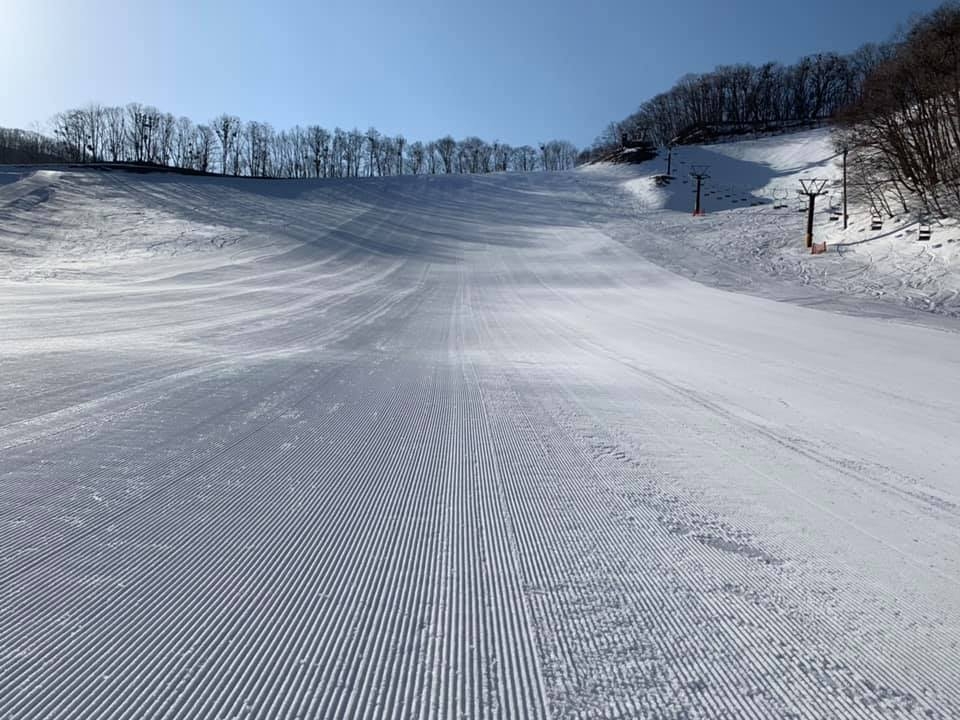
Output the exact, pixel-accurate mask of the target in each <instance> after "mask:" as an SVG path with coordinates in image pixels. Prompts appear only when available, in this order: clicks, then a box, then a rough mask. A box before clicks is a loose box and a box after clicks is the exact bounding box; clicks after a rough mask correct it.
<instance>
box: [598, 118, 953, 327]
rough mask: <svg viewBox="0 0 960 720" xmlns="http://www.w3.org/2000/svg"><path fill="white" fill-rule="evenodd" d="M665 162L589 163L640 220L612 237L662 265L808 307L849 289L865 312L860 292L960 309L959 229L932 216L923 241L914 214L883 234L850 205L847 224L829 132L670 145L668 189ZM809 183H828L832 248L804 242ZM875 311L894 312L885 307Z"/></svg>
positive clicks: (819, 225) (819, 219)
mask: <svg viewBox="0 0 960 720" xmlns="http://www.w3.org/2000/svg"><path fill="white" fill-rule="evenodd" d="M692 165H708V166H709V169H708V171H707V172H708V173H709V175H710V177H709V179H707V180H706V181H705V183H704V186H703V198H702V200H703V203H702V204H703V208H704V209H705V211H706V215H705V216H703V217H698V218H693V217H692V216H691V213H692V210H693V206H694V187H695V183H694V181H693V180H692V179H691V178H690V177H689V171H690V167H691V166H692ZM666 166H667V161H666V157H665V156H664V157H662V158H658V159H657V160H653V161H650V162H648V163H644V164H643V165H639V166H603V165H599V166H592V167H588V168H586V169H585V170H584V173H585V174H586V175H588V176H589V177H591V178H594V179H597V180H599V179H600V178H603V179H604V180H605V181H606V182H607V183H610V184H611V185H612V186H614V187H615V188H617V190H619V192H618V193H616V194H612V195H610V196H609V197H608V199H609V202H611V204H620V205H623V206H624V207H626V208H628V209H629V210H628V212H630V214H632V216H633V217H632V218H630V220H629V221H621V222H620V226H619V227H615V226H611V227H610V228H609V231H610V232H611V234H613V235H615V236H617V237H618V238H620V239H621V240H622V241H624V242H628V243H630V244H631V245H632V246H633V247H635V248H637V249H638V250H640V251H641V252H642V253H643V254H644V255H646V256H647V257H649V258H651V259H653V260H655V261H656V262H658V263H659V264H661V265H664V266H666V267H669V268H671V269H673V270H676V271H679V272H682V273H683V274H686V275H687V276H690V277H693V278H695V279H697V280H700V281H703V282H707V283H710V284H714V285H719V286H722V287H727V288H740V289H747V290H749V291H751V292H756V293H759V294H763V295H771V296H773V297H778V298H787V299H795V300H799V301H801V302H820V301H821V300H822V298H821V297H820V296H817V297H816V298H810V296H809V289H810V288H825V289H827V290H830V291H832V292H835V293H840V294H842V295H844V296H846V298H847V299H846V301H844V302H845V304H846V305H847V306H849V307H852V308H854V310H855V311H862V310H863V305H862V304H860V303H858V302H857V299H858V298H869V299H880V300H890V301H893V303H895V304H897V305H901V306H904V307H907V308H913V309H917V310H924V311H934V312H937V313H942V314H947V315H953V316H958V315H960V227H958V226H957V224H956V223H955V222H953V221H946V222H942V223H938V222H934V223H933V225H932V236H931V239H930V240H929V241H927V242H921V241H919V240H918V232H917V231H918V227H919V220H918V217H917V216H916V215H910V214H905V215H903V216H900V217H897V218H894V219H890V218H884V222H883V225H882V227H881V228H880V229H878V230H874V229H871V220H872V218H871V213H870V209H869V207H864V206H857V205H851V206H850V207H849V209H848V210H849V222H848V228H847V230H844V229H843V222H842V182H841V178H842V165H841V157H840V156H839V155H837V153H836V150H835V149H834V147H833V145H832V144H831V142H830V132H829V129H819V130H807V131H803V132H798V133H793V134H787V135H779V136H771V137H763V138H759V139H752V140H739V141H734V142H729V143H718V144H714V145H704V146H689V147H687V146H681V147H678V148H675V149H674V152H673V168H672V173H673V176H674V178H675V179H674V180H673V181H672V182H670V183H669V184H666V185H659V184H658V183H657V181H656V180H655V179H654V178H655V176H657V175H662V174H665V173H666ZM801 178H821V179H826V180H828V181H829V182H828V184H827V186H826V194H825V195H823V196H821V197H819V198H818V199H817V204H816V215H815V225H814V239H815V241H816V242H823V241H825V242H826V243H827V252H826V254H823V255H816V256H813V255H811V254H810V252H809V250H807V248H806V247H805V243H804V238H805V233H806V213H805V212H804V211H803V208H805V207H806V199H805V198H801V197H799V196H798V194H797V190H799V189H800V183H799V180H800V179H801ZM778 206H785V207H778ZM631 225H633V227H631ZM834 304H836V303H834ZM872 307H873V312H877V313H881V314H883V313H884V312H885V310H884V309H883V308H884V306H883V304H877V305H873V306H872ZM890 311H891V312H896V311H895V310H890Z"/></svg>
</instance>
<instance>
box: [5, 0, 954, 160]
mask: <svg viewBox="0 0 960 720" xmlns="http://www.w3.org/2000/svg"><path fill="white" fill-rule="evenodd" d="M939 4H940V0H873V1H872V2H869V3H864V2H863V0H807V2H785V1H784V0H682V1H674V2H664V1H658V2H645V1H643V0H632V1H630V0H608V1H607V2H604V1H603V0H596V1H595V2H577V1H575V0H549V1H548V0H529V1H527V2H524V0H513V1H512V2H508V1H507V0H485V1H483V2H480V1H479V0H473V1H472V2H464V1H462V0H446V1H441V0H407V1H405V2H388V1H387V0H365V1H363V0H360V1H358V0H353V1H349V0H332V1H324V0H315V1H314V2H309V1H307V0H271V1H270V2H264V1H263V0H256V1H254V0H232V1H223V0H209V1H204V0H194V1H193V2H190V1H188V0H161V1H159V2H158V1H156V0H150V1H146V0H126V1H122V0H84V1H83V2H79V1H76V0H4V7H3V10H2V13H0V15H2V16H0V67H3V68H4V73H5V75H6V76H7V79H6V80H5V81H4V82H2V83H0V125H2V126H7V127H10V126H14V127H32V126H33V124H34V123H36V122H40V123H44V122H46V121H47V120H48V119H49V117H50V116H51V115H52V114H53V113H54V112H56V111H58V110H62V109H66V108H68V107H75V106H80V105H84V104H86V103H88V102H91V101H96V102H100V103H104V104H120V105H122V104H126V103H127V102H130V101H138V102H143V103H149V104H152V105H156V106H157V107H158V108H159V109H161V110H163V111H165V112H172V113H174V114H175V115H187V116H189V117H191V118H192V119H194V120H195V121H198V122H204V121H207V120H209V119H210V118H212V117H214V116H215V115H217V114H219V113H221V112H224V111H226V112H230V113H233V114H235V115H239V116H240V117H241V118H243V119H244V120H261V121H264V122H270V123H272V124H273V125H274V127H276V128H284V127H288V126H291V125H294V124H298V123H299V124H302V125H306V124H311V123H319V124H321V125H324V126H326V127H330V128H332V127H334V126H337V125H339V126H341V127H344V128H351V127H354V126H357V127H360V128H361V129H366V128H367V127H368V126H370V125H374V126H376V127H377V128H378V129H379V130H381V131H382V132H386V133H390V134H395V133H403V134H404V135H406V137H407V138H409V139H423V140H428V139H432V138H436V137H439V136H441V135H444V134H446V133H451V134H453V135H454V136H455V137H457V138H460V137H464V136H466V135H479V136H481V137H483V138H484V139H487V140H490V141H492V140H501V141H504V142H509V143H514V144H522V143H535V142H539V141H541V140H547V139H551V138H564V139H569V140H572V141H573V142H574V143H576V144H577V145H580V146H583V145H586V144H589V143H590V142H591V141H592V140H593V138H594V137H595V136H596V135H597V134H598V133H599V132H600V131H601V130H602V129H603V127H604V126H605V125H606V124H607V123H608V122H609V121H611V120H619V119H621V118H623V117H624V116H626V115H627V114H629V113H630V112H632V111H633V110H635V109H636V108H637V106H638V105H639V104H640V103H641V102H642V101H643V100H644V99H646V98H648V97H650V96H652V95H655V94H656V93H658V92H661V91H663V90H665V89H667V88H669V87H670V86H671V85H672V84H673V82H674V81H676V80H677V79H678V78H679V77H680V76H682V75H684V74H685V73H687V72H703V71H706V70H710V69H712V68H713V67H714V66H716V65H719V64H731V63H737V62H753V63H760V62H765V61H767V60H779V61H782V62H793V61H795V60H796V59H797V58H798V57H800V56H801V55H804V54H807V53H814V52H823V51H832V50H835V51H838V52H848V51H850V50H853V49H855V48H856V47H858V46H859V45H861V44H863V43H864V42H868V41H877V40H882V39H885V38H887V37H889V36H890V35H891V34H892V32H893V31H894V30H895V29H896V28H897V26H898V25H902V24H903V23H904V22H906V21H907V20H908V19H909V18H910V17H911V16H913V15H915V14H917V13H924V12H928V11H930V10H932V9H934V8H935V7H937V6H938V5H939ZM865 6H869V10H868V11H864V10H862V9H861V8H863V7H865Z"/></svg>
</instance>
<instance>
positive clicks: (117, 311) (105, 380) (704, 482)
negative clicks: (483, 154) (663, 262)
mask: <svg viewBox="0 0 960 720" xmlns="http://www.w3.org/2000/svg"><path fill="white" fill-rule="evenodd" d="M620 172H622V171H613V170H596V171H592V172H576V173H569V174H537V175H527V176H525V175H516V176H487V177H472V176H464V177H419V178H409V177H406V178H394V179H384V180H357V181H336V182H333V181H331V182H268V181H262V182H256V181H242V180H232V179H222V180H221V179H213V178H190V179H188V178H182V177H177V176H149V175H144V176H141V175H130V174H125V173H102V172H101V173H97V172H81V171H65V172H59V171H52V170H51V171H41V172H38V173H35V174H32V175H29V176H27V177H23V178H20V176H18V178H20V179H17V181H15V182H10V183H7V184H6V185H4V186H3V187H0V339H2V343H0V718H3V719H4V720H6V719H7V718H10V719H21V718H43V719H53V718H71V719H74V718H314V717H336V718H346V717H349V718H465V717H477V718H481V717H505V718H547V717H553V718H593V717H603V718H617V717H643V718H646V717H650V718H719V717H730V718H733V717H737V718H740V717H743V718H781V717H794V718H811V719H812V718H828V717H829V718H864V719H866V718H886V717H889V718H952V717H958V716H960V647H958V642H960V552H958V550H960V473H958V468H960V443H957V441H956V439H957V437H958V436H960V413H958V412H957V400H958V398H960V342H958V339H960V338H958V334H957V331H958V329H960V326H958V325H956V324H955V323H954V321H952V320H950V319H949V318H939V319H937V320H936V322H932V321H927V316H924V322H923V323H918V322H917V321H916V320H917V316H916V313H915V311H913V310H910V309H909V308H905V307H904V306H903V304H901V303H898V302H893V303H886V304H882V305H871V304H870V303H869V302H868V301H864V302H863V303H862V304H851V303H850V302H848V300H849V298H847V299H844V298H837V297H836V296H834V295H832V294H828V292H827V291H826V290H823V291H821V290H817V289H816V288H813V287H810V288H807V289H806V291H805V292H804V293H800V294H796V293H793V291H792V290H791V291H789V292H786V293H780V291H779V290H777V289H776V288H777V287H781V288H782V287H787V284H784V285H782V286H775V284H773V280H772V279H771V278H770V277H767V279H766V280H764V281H763V282H762V283H760V282H758V283H757V284H753V285H749V286H747V285H745V286H744V287H745V288H746V289H748V290H749V291H750V294H745V293H734V292H727V291H723V290H719V289H715V288H712V287H709V286H708V285H705V284H698V283H695V282H692V281H690V280H688V279H684V278H682V277H681V276H679V275H677V274H673V273H671V272H669V271H667V270H664V269H661V268H660V267H659V266H657V265H655V264H652V263H651V262H649V261H648V260H646V259H644V256H643V252H644V251H645V250H649V249H650V247H652V246H651V245H649V244H647V245H644V244H643V243H644V242H647V241H645V240H643V238H647V240H649V233H652V232H654V231H655V229H656V227H657V226H656V225H655V224H654V225H652V226H649V225H648V226H645V225H644V223H643V214H642V213H639V212H638V211H637V208H635V207H632V206H630V205H629V203H618V202H614V200H616V199H617V198H625V197H626V195H625V194H624V193H625V191H624V189H623V187H622V182H623V181H624V178H623V177H622V176H621V175H618V173H620ZM664 212H666V211H664ZM657 217H659V218H660V219H663V217H665V216H663V215H661V216H657ZM685 217H686V215H685V213H684V214H681V213H680V212H677V213H676V216H675V219H674V222H676V223H677V224H678V226H679V224H680V223H681V222H683V221H684V218H685ZM686 221H687V222H690V223H692V222H694V221H693V220H692V219H687V220H686ZM651 227H652V228H654V229H651ZM631 228H633V231H631ZM631 232H633V233H634V234H631ZM661 240H662V241H663V242H664V243H666V242H669V241H670V238H669V237H663V238H661ZM704 258H705V259H704V260H703V261H702V262H703V263H704V265H705V264H706V263H707V261H708V260H709V256H708V255H704ZM714 262H716V264H717V267H718V272H720V270H719V268H720V266H721V261H719V260H716V261H714ZM743 272H745V273H746V272H748V271H747V270H743ZM712 277H716V275H713V276H712ZM791 287H792V286H791ZM778 293H780V294H778ZM764 294H769V295H776V296H777V297H780V298H781V299H783V297H785V296H789V299H790V300H791V301H792V302H776V301H774V300H771V299H769V298H768V297H762V296H761V295H764ZM809 305H818V306H819V309H814V308H811V307H808V306H809ZM878 308H880V309H879V310H878ZM835 310H841V311H842V312H835ZM930 317H933V316H930Z"/></svg>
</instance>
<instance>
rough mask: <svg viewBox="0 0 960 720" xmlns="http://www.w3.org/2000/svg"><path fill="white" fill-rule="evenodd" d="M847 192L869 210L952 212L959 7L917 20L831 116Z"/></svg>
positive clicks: (959, 174)
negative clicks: (851, 98)
mask: <svg viewBox="0 0 960 720" xmlns="http://www.w3.org/2000/svg"><path fill="white" fill-rule="evenodd" d="M835 141H836V144H837V147H838V149H840V150H843V149H846V150H848V168H849V176H850V192H851V197H857V196H859V199H861V200H862V201H865V202H867V203H869V204H870V205H871V206H872V207H873V209H874V211H875V212H877V213H886V214H888V215H894V214H895V213H897V212H901V211H902V212H904V213H906V212H912V211H914V206H915V205H918V206H919V210H920V212H921V214H927V215H932V216H936V217H946V216H948V215H951V214H956V213H957V212H960V6H958V5H957V4H956V3H948V4H946V5H943V6H941V7H940V8H939V9H938V10H935V11H934V12H933V13H931V14H929V15H927V16H924V17H921V18H919V19H918V20H917V21H916V22H915V23H914V24H913V25H912V26H911V28H910V29H909V30H908V31H907V32H906V34H905V36H904V37H903V39H902V40H901V41H900V42H898V43H897V44H896V46H895V47H894V48H893V51H892V52H891V53H890V55H889V57H887V58H885V59H884V61H883V62H882V63H879V64H878V65H877V66H876V67H875V68H874V69H873V71H872V72H871V73H870V75H869V76H868V77H867V79H866V81H865V83H864V85H863V89H862V92H861V93H860V96H859V98H857V100H856V101H855V102H852V103H850V104H849V105H848V106H847V107H846V108H844V109H843V110H842V111H841V112H840V113H839V114H838V116H837V129H836V132H835Z"/></svg>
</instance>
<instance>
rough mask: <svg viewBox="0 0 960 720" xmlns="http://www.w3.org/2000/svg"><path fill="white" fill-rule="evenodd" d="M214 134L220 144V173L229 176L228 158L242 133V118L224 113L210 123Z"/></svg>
mask: <svg viewBox="0 0 960 720" xmlns="http://www.w3.org/2000/svg"><path fill="white" fill-rule="evenodd" d="M210 126H211V127H212V128H213V132H214V134H215V135H216V136H217V140H218V142H219V143H220V173H221V174H222V175H226V174H227V158H229V156H230V150H231V149H232V148H233V144H234V142H236V139H237V135H238V134H239V133H240V118H238V117H236V116H234V115H227V114H226V113H224V114H223V115H220V116H218V117H216V118H215V119H214V120H213V122H211V123H210Z"/></svg>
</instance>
